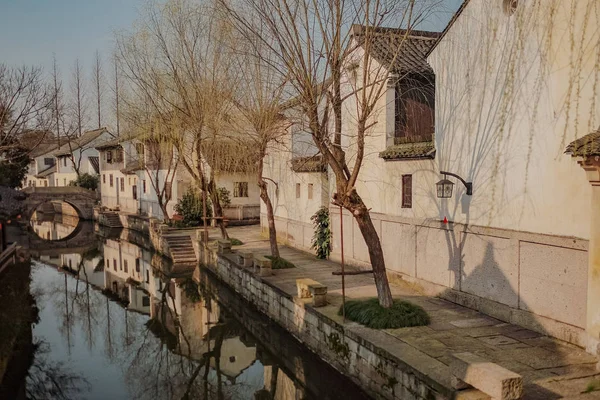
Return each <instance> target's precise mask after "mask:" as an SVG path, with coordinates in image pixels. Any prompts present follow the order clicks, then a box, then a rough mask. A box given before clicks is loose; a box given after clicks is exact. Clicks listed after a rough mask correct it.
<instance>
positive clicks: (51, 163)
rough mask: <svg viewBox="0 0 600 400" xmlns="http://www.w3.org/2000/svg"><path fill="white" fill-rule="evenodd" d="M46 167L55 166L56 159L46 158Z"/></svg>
mask: <svg viewBox="0 0 600 400" xmlns="http://www.w3.org/2000/svg"><path fill="white" fill-rule="evenodd" d="M44 165H46V166H48V167H49V166H51V165H54V158H44Z"/></svg>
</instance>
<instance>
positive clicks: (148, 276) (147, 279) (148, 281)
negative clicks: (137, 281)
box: [146, 270, 150, 283]
mask: <svg viewBox="0 0 600 400" xmlns="http://www.w3.org/2000/svg"><path fill="white" fill-rule="evenodd" d="M146 283H150V271H148V270H146Z"/></svg>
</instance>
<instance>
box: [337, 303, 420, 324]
mask: <svg viewBox="0 0 600 400" xmlns="http://www.w3.org/2000/svg"><path fill="white" fill-rule="evenodd" d="M338 315H342V307H340V310H339V312H338ZM346 318H348V319H349V320H351V321H354V322H358V323H359V324H362V325H365V326H367V327H369V328H373V329H393V328H406V327H410V326H423V325H427V324H429V315H427V313H426V312H425V310H423V309H422V308H421V307H419V306H417V305H414V304H411V303H409V302H407V301H402V300H394V304H392V306H391V307H390V308H383V307H381V306H380V305H379V300H377V299H376V298H375V299H368V300H349V301H347V302H346Z"/></svg>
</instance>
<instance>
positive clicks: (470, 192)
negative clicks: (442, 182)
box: [440, 171, 473, 196]
mask: <svg viewBox="0 0 600 400" xmlns="http://www.w3.org/2000/svg"><path fill="white" fill-rule="evenodd" d="M440 174H443V175H450V176H453V177H455V178H456V179H458V180H459V181H461V182H462V184H463V185H465V188H467V194H468V195H469V196H472V195H473V182H466V181H465V180H464V179H463V178H461V177H460V176H458V175H456V174H453V173H452V172H447V171H440Z"/></svg>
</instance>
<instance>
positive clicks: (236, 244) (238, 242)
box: [229, 238, 244, 246]
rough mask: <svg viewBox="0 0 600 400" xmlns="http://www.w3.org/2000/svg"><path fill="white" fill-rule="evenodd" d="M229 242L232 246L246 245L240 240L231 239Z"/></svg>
mask: <svg viewBox="0 0 600 400" xmlns="http://www.w3.org/2000/svg"><path fill="white" fill-rule="evenodd" d="M229 240H230V241H231V245H232V246H241V245H243V244H244V242H242V241H241V240H240V239H236V238H230V239H229Z"/></svg>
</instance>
